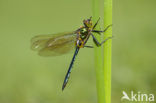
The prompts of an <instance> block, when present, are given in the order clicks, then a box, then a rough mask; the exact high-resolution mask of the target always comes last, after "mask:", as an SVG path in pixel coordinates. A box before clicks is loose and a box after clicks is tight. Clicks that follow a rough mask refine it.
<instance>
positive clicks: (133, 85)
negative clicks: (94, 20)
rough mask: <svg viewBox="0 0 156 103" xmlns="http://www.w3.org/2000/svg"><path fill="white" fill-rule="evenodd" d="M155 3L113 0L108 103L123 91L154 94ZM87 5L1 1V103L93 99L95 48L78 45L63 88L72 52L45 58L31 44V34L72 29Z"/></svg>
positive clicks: (75, 0)
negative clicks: (67, 80)
mask: <svg viewBox="0 0 156 103" xmlns="http://www.w3.org/2000/svg"><path fill="white" fill-rule="evenodd" d="M155 5H156V1H155V0H148V1H147V0H114V1H113V35H114V38H113V48H112V54H113V55H112V103H120V102H121V97H122V91H123V90H124V91H126V92H128V93H130V91H132V90H133V91H136V93H137V92H138V91H140V92H141V93H153V94H154V93H156V82H155V80H156V75H155V74H156V54H155V53H156V40H155V38H156V26H155V24H156V12H155V10H156V7H155ZM91 10H92V8H91V1H90V0H62V1H60V0H0V103H96V102H97V96H96V81H95V71H94V50H93V49H86V48H84V49H81V50H80V52H79V54H78V56H77V58H76V61H75V64H74V68H73V70H72V74H71V78H70V81H69V84H68V85H67V87H66V88H65V90H64V91H63V92H62V91H61V86H62V82H63V79H64V76H65V74H66V72H67V69H68V66H69V64H70V61H71V58H72V56H73V52H71V53H69V54H66V55H63V56H58V57H49V58H46V57H40V56H38V55H37V53H36V52H34V51H32V50H31V49H30V39H31V38H32V37H33V36H36V35H39V34H52V33H58V32H64V31H74V30H76V29H77V28H78V27H79V26H80V25H82V20H83V19H86V18H88V17H90V16H91V15H92V11H91ZM101 24H102V23H101ZM89 44H90V45H93V43H92V40H91V39H90V41H89Z"/></svg>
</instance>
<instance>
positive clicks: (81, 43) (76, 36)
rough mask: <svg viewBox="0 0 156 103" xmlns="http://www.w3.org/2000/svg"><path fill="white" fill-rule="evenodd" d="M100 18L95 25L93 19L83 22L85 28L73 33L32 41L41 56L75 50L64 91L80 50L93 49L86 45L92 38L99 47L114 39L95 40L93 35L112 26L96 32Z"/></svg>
mask: <svg viewBox="0 0 156 103" xmlns="http://www.w3.org/2000/svg"><path fill="white" fill-rule="evenodd" d="M99 20H100V18H99V19H98V20H97V22H96V23H95V24H94V25H93V23H92V17H90V18H89V19H85V20H83V26H81V27H80V28H78V29H77V30H75V31H72V32H63V33H58V34H48V35H39V36H35V37H33V38H32V39H31V49H32V50H34V51H38V54H39V55H40V56H59V55H62V54H66V53H68V52H69V51H70V50H73V49H75V52H74V55H73V58H72V60H71V63H70V65H69V68H68V71H67V73H66V75H65V79H64V82H63V85H62V91H63V90H64V88H65V87H66V85H67V83H68V80H69V77H70V73H71V70H72V67H73V64H74V61H75V58H76V56H77V54H78V52H79V50H80V48H84V47H86V48H93V46H87V45H86V43H87V41H88V39H89V37H90V36H92V38H93V42H94V43H95V45H96V46H97V47H99V46H101V45H102V44H103V43H105V42H106V41H107V40H108V39H110V38H112V37H108V38H107V39H105V40H103V41H102V42H101V43H100V42H99V41H98V40H97V39H96V38H95V36H94V35H93V33H95V34H101V33H103V32H105V31H106V30H107V29H108V28H109V27H111V26H112V25H108V26H107V27H106V28H105V29H104V30H96V29H95V28H96V26H97V24H98V22H99Z"/></svg>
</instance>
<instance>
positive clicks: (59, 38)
mask: <svg viewBox="0 0 156 103" xmlns="http://www.w3.org/2000/svg"><path fill="white" fill-rule="evenodd" d="M75 41H76V34H74V32H66V33H59V34H49V35H39V36H35V37H34V38H32V40H31V43H32V44H31V49H32V50H35V51H38V53H39V55H41V56H58V55H61V54H65V53H68V52H69V51H70V50H72V49H73V48H74V46H75Z"/></svg>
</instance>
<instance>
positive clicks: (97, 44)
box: [91, 34, 112, 47]
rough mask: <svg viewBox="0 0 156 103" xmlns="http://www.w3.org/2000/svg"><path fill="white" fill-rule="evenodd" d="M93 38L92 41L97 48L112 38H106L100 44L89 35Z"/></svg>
mask: <svg viewBox="0 0 156 103" xmlns="http://www.w3.org/2000/svg"><path fill="white" fill-rule="evenodd" d="M91 35H92V37H93V41H94V43H95V44H96V46H97V47H99V46H101V45H102V44H103V43H105V42H106V41H107V40H109V39H111V38H112V37H108V38H106V39H105V40H103V41H102V42H101V43H100V42H99V41H98V40H97V39H96V38H95V36H94V35H93V34H91Z"/></svg>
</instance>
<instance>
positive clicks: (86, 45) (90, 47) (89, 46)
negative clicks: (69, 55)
mask: <svg viewBox="0 0 156 103" xmlns="http://www.w3.org/2000/svg"><path fill="white" fill-rule="evenodd" d="M84 47H86V48H94V47H93V46H87V45H86V46H84Z"/></svg>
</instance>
